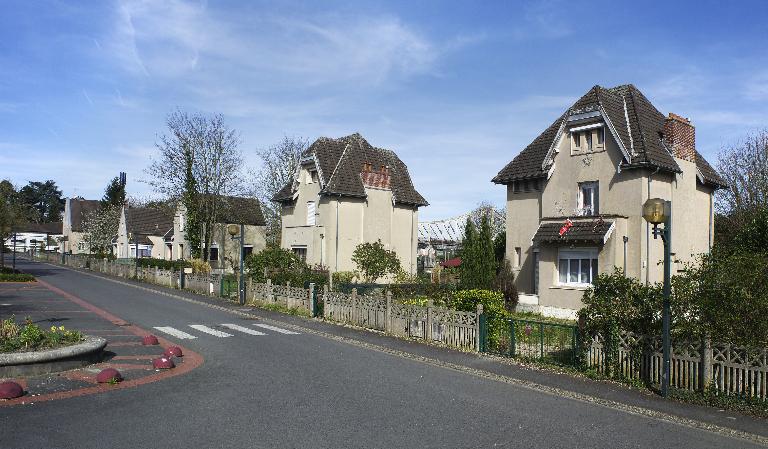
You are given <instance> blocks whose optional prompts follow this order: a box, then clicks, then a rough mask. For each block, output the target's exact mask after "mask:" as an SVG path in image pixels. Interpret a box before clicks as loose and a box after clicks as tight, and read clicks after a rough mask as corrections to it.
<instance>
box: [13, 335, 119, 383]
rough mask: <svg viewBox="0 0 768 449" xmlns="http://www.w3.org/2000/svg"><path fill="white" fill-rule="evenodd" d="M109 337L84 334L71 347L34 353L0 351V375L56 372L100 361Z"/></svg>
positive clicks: (29, 374) (14, 375)
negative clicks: (81, 339)
mask: <svg viewBox="0 0 768 449" xmlns="http://www.w3.org/2000/svg"><path fill="white" fill-rule="evenodd" d="M106 346H107V340H106V339H104V338H101V337H93V336H90V335H86V336H85V340H84V341H83V342H81V343H77V344H75V345H72V346H65V347H63V348H56V349H48V350H45V351H35V352H15V353H12V354H0V378H2V377H17V376H32V375H37V374H48V373H55V372H58V371H66V370H69V369H74V368H79V367H81V366H85V365H90V364H92V363H96V362H100V361H101V359H102V354H103V352H104V347H106Z"/></svg>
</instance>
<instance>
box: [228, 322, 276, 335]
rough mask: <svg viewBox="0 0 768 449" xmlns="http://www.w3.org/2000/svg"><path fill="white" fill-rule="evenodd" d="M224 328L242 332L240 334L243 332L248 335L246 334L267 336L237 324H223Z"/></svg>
mask: <svg viewBox="0 0 768 449" xmlns="http://www.w3.org/2000/svg"><path fill="white" fill-rule="evenodd" d="M222 326H224V327H226V328H227V329H232V330H235V331H240V332H243V333H246V334H250V335H267V334H265V333H264V332H259V331H255V330H253V329H249V328H247V327H245V326H240V325H237V324H229V323H226V324H222Z"/></svg>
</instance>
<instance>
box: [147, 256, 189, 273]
mask: <svg viewBox="0 0 768 449" xmlns="http://www.w3.org/2000/svg"><path fill="white" fill-rule="evenodd" d="M138 264H139V266H140V267H157V268H160V269H161V270H173V271H181V269H183V268H189V267H191V266H192V263H191V262H190V261H188V260H165V259H156V258H153V257H141V258H139V259H138Z"/></svg>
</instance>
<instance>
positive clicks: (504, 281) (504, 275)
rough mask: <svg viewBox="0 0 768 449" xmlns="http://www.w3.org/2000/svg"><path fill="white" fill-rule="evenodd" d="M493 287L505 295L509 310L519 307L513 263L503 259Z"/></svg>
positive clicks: (505, 305) (505, 302) (506, 307)
mask: <svg viewBox="0 0 768 449" xmlns="http://www.w3.org/2000/svg"><path fill="white" fill-rule="evenodd" d="M500 235H501V234H500ZM493 287H494V288H495V289H496V290H498V291H500V292H501V293H502V294H503V295H504V308H505V309H506V310H507V312H514V311H515V307H517V301H518V295H517V287H516V286H515V273H514V272H513V271H512V264H511V263H509V261H508V260H504V261H503V263H502V265H501V268H500V269H499V272H498V273H496V279H495V280H494V281H493Z"/></svg>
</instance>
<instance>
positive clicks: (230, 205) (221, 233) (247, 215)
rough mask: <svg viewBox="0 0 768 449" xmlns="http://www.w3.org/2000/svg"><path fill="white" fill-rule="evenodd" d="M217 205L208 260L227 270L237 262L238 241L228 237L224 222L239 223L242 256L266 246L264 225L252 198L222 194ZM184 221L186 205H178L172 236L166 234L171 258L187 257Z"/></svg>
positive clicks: (255, 202)
mask: <svg viewBox="0 0 768 449" xmlns="http://www.w3.org/2000/svg"><path fill="white" fill-rule="evenodd" d="M220 207H221V210H220V211H219V213H218V219H217V223H216V224H215V225H214V230H213V233H212V241H211V248H210V250H209V263H210V265H211V268H213V269H214V270H217V271H226V272H231V271H233V268H234V267H236V266H238V265H239V263H240V258H239V257H240V255H239V254H240V241H239V240H233V239H232V237H231V236H230V235H229V233H228V232H227V225H228V224H237V225H240V224H242V225H243V229H244V234H245V238H244V240H243V254H244V255H245V257H248V256H249V255H251V254H253V253H258V252H259V251H261V250H263V249H264V248H266V246H267V240H266V232H267V227H266V222H265V221H264V215H263V213H262V210H261V203H260V202H259V200H257V199H255V198H245V197H237V196H222V201H221V203H220ZM186 224H187V213H186V208H185V207H184V205H182V204H179V206H178V207H177V209H176V213H175V214H174V216H173V235H172V236H171V237H170V238H168V237H166V244H167V245H168V247H169V250H170V251H169V252H170V254H171V258H172V259H189V258H190V257H191V254H190V253H191V251H190V245H189V241H188V240H187V238H186Z"/></svg>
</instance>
